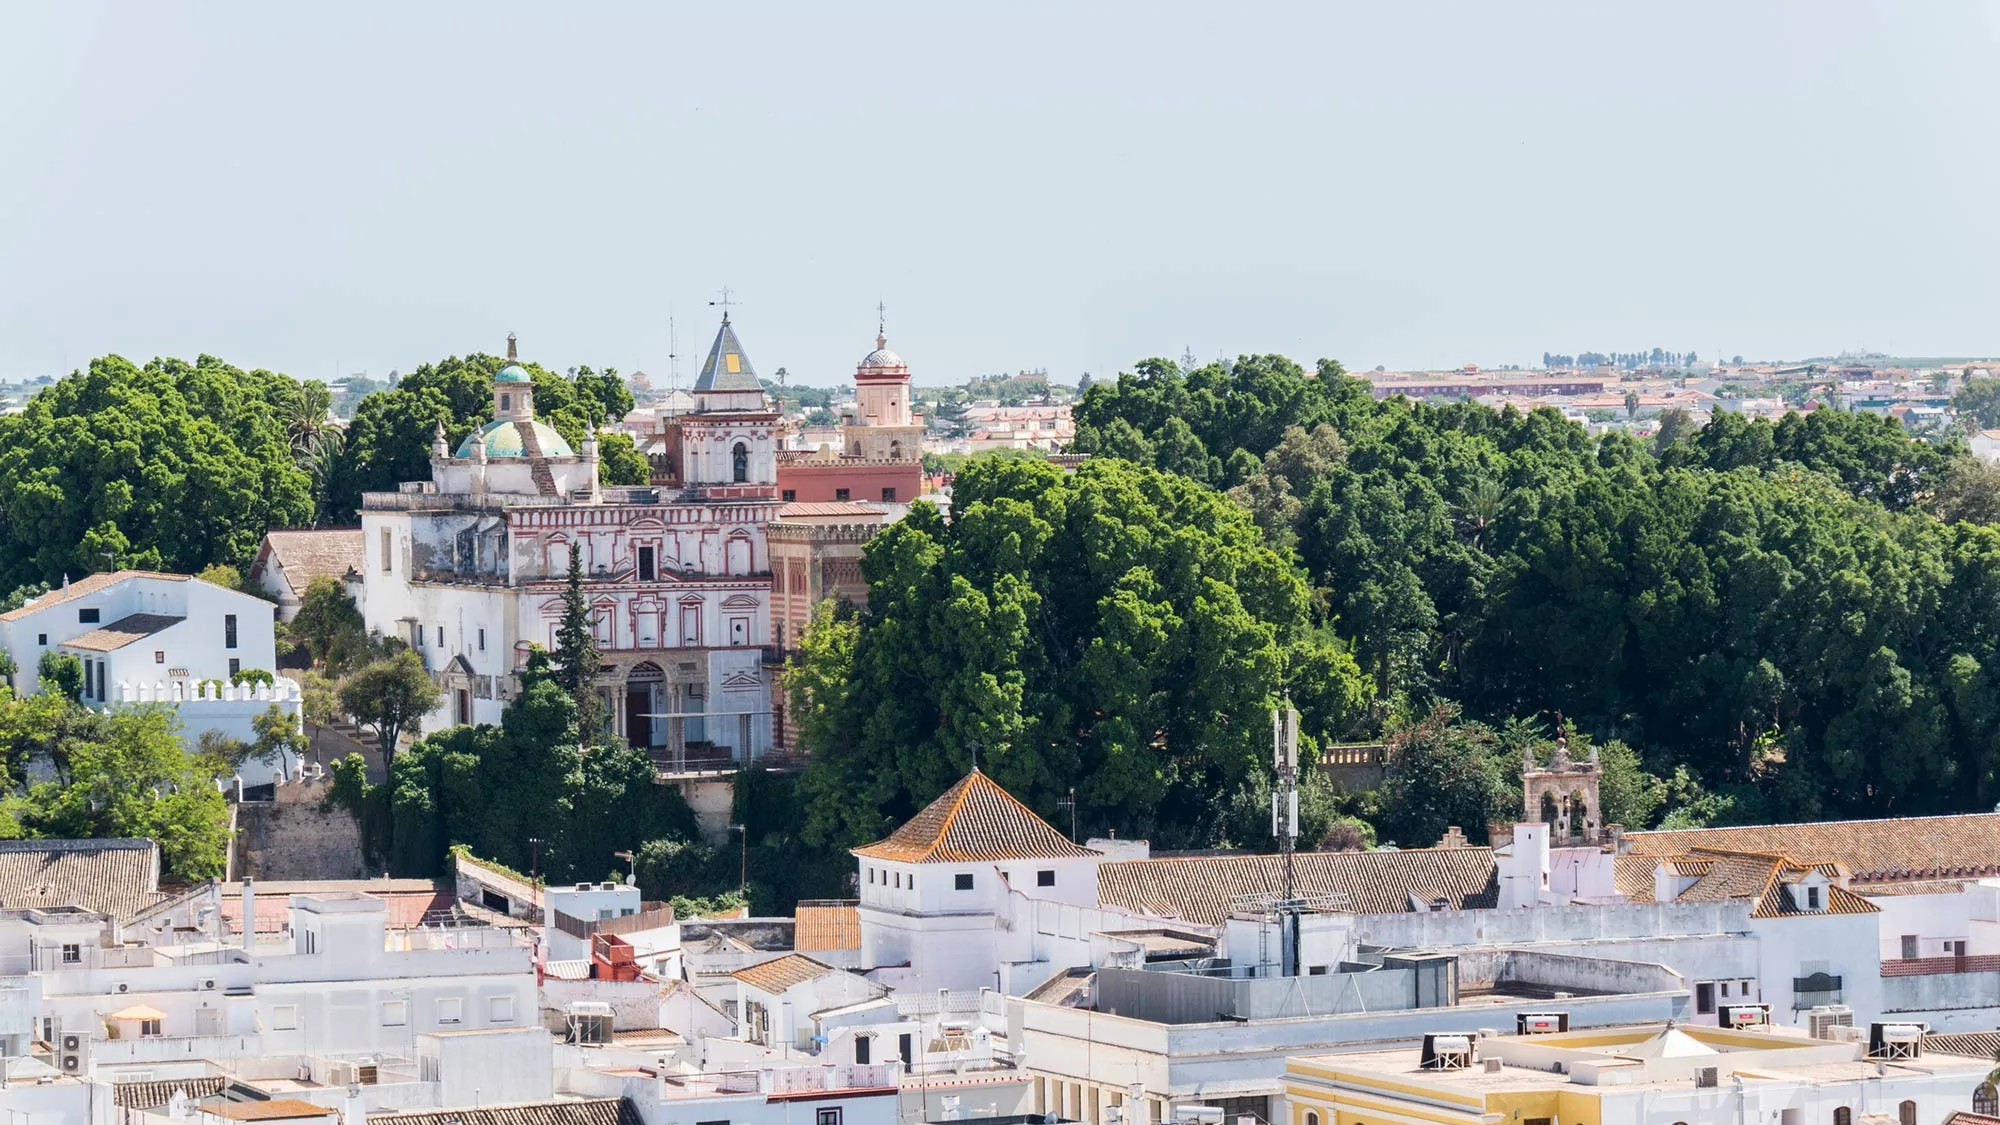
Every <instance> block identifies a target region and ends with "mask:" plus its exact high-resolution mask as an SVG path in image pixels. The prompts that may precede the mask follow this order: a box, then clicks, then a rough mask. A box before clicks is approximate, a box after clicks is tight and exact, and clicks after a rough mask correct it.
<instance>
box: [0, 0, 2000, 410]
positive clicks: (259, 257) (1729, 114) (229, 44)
mask: <svg viewBox="0 0 2000 1125" xmlns="http://www.w3.org/2000/svg"><path fill="white" fill-rule="evenodd" d="M1642 8H1643V10H1642ZM1996 23H2000V9H1996V8H1995V7H1994V6H1992V5H1990V4H1976V3H1953V2H1946V0H1924V2H1922V3H1907V2H1903V3H1895V2H1884V3H1879V4H1869V5H1863V4H1845V3H1829V2H1825V0H1814V2H1803V3H1793V4H1783V3H1761V2H1759V3H1743V2H1741V0H1728V2H1718V3H1679V4H1655V5H1644V6H1641V5H1634V4H1624V3H1604V2H1602V0H1593V2H1591V3H1581V4H1572V5H1563V4H1546V3H1536V4H1532V5H1530V4H1499V3H1493V2H1491V0H1479V2H1476V3H1464V4H1448V3H1428V2H1426V3H1398V2H1393V0H1379V2H1376V3H1371V4H1366V5H1362V4H1335V3H1328V2H1321V0H1315V2H1301V3H1295V4H1275V3H1274V4H1247V3H1218V2H1214V0H1211V2H1209V3H1201V4H1180V3H1168V2H1162V0H1149V2H1146V3H1132V4H1115V5H1114V4H1090V5H1085V4H1070V3H1065V4H1045V5H1043V4H1021V3H1008V4H1004V5H1003V4H970V3H935V2H932V3H921V4H908V5H868V4H860V3H838V4H826V3H813V4H803V3H802V4H798V5H785V6H778V5H771V6H763V5H755V4H745V3H708V4H703V5H699V6H695V5H685V4H667V3H659V2H649V3H643V4H638V3H634V4H617V3H590V4H547V3H537V4H509V3H491V2H482V3H477V4H463V5H448V4H441V3H420V4H369V3H361V4H340V5H335V4H313V5H307V4H290V3H286V4H273V3H268V2H261V3H251V4H227V3H210V2H204V3H200V4H192V3H123V4H115V5H113V4H105V5H98V4H93V3H85V2H80V0H58V2H51V3H46V4H42V3H30V2H27V0H7V2H6V3H4V4H0V378H19V377H22V376H32V375H38V374H43V373H60V372H61V371H64V370H67V369H68V368H70V367H74V366H77V365H80V364H81V363H83V362H84V361H86V360H87V359H88V358H89V357H90V356H92V355H96V354H101V353H103V352H107V351H117V352H120V353H122V354H125V355H127V356H130V357H132V358H134V359H144V358H148V357H151V356H154V355H161V354H172V355H182V356H186V357H189V358H192V357H193V356H194V355H195V354H197V353H200V352H203V351H207V352H212V353H214V354H217V355H221V356H223V357H225V358H227V359H229V360H230V361H232V362H234V363H237V364H240V365H243V366H253V365H254V366H264V367H270V368H273V369H277V370H282V371H286V372H289V373H291V374H294V375H298V376H313V377H319V378H330V377H331V376H333V375H334V374H335V372H336V371H341V372H354V371H357V370H365V371H368V372H371V373H373V374H375V375H377V376H380V375H383V374H386V373H387V372H388V370H389V369H390V368H392V367H401V368H402V369H404V370H408V369H409V368H411V367H413V366H415V365H416V364H418V363H420V362H422V361H424V360H426V359H432V358H436V357H440V356H443V355H446V354H449V353H454V352H465V351H469V350H488V351H497V350H498V349H499V348H500V347H501V346H502V342H503V340H504V338H505V335H506V333H507V332H508V331H509V330H512V331H515V332H518V333H520V336H521V341H522V347H523V353H524V355H526V356H528V357H531V358H535V359H539V360H541V361H543V362H545V363H548V364H550V365H552V366H567V365H570V364H575V363H590V364H593V365H599V366H602V365H606V364H609V365H614V366H617V367H619V368H620V369H621V370H625V371H630V370H632V369H633V368H635V367H638V368H644V369H645V370H646V371H648V372H649V373H652V374H654V375H655V376H657V377H659V378H661V379H664V377H665V375H666V372H667V367H668V360H667V355H668V350H669V349H668V317H669V314H672V315H673V316H674V317H675V318H676V319H677V323H678V325H679V350H680V351H681V353H682V354H683V356H684V357H685V358H684V359H683V361H682V365H681V366H682V373H683V381H684V382H685V381H687V380H691V379H692V377H693V373H694V370H695V368H696V366H697V365H698V363H699V359H700V354H701V353H702V352H703V351H705V349H706V348H707V345H708V342H709V339H710V337H711V336H712V335H713V333H714V313H715V310H712V309H710V308H708V307H707V302H708V301H709V300H710V299H712V298H713V297H714V296H715V294H716V291H717V290H718V289H720V288H721V287H722V286H724V285H727V286H730V287H731V288H732V289H733V290H734V292H735V295H736V298H737V299H739V300H740V301H741V302H742V305H741V307H740V308H738V309H737V310H736V311H735V320H736V321H737V323H738V325H739V327H740V329H741V333H742V337H743V340H744V343H745V346H746V347H747V348H748V349H749V352H750V355H751V358H752V359H753V361H754V362H755V363H756V364H757V366H758V368H759V369H760V371H761V372H763V373H765V374H769V373H771V372H772V371H774V370H775V369H776V368H777V367H779V366H785V367H788V368H789V369H790V371H791V377H792V379H793V380H794V381H795V382H807V383H815V384H826V383H832V382H836V381H839V380H843V379H845V378H846V377H847V376H848V375H850V374H851V373H852V371H853V366H854V362H855V361H856V360H857V359H858V358H859V357H860V356H861V355H862V354H863V353H864V352H866V351H868V350H869V348H871V347H872V346H873V340H872V337H873V336H874V331H875V303H876V301H877V300H878V299H880V300H883V301H886V302H887V303H888V313H889V336H890V341H891V345H892V346H893V347H895V348H897V349H898V350H899V351H901V352H902V354H903V355H904V356H905V357H906V358H907V359H908V360H909V361H910V363H911V365H912V367H913V368H914V369H915V371H916V372H917V376H918V378H919V380H920V381H927V382H932V381H956V380H960V379H963V378H965V377H966V376H968V375H971V374H977V373H982V372H992V371H999V370H1003V369H1019V368H1034V367H1046V368H1047V369H1048V370H1049V371H1050V372H1051V373H1052V374H1053V375H1056V376H1059V377H1062V378H1065V379H1069V378H1074V376H1075V375H1076V374H1077V373H1078V372H1080V371H1085V370H1088V371H1091V372H1093V373H1095V374H1100V375H1101V374H1104V373H1106V372H1111V371H1116V370H1118V369H1120V368H1126V367H1129V366H1130V365H1131V363H1132V362H1133V361H1134V360H1136V359H1139V358H1142V357H1144V356H1148V355H1172V356H1178V355H1180V354H1181V352H1182V351H1183V349H1186V348H1192V349H1193V350H1194V352H1195V353H1196V354H1197V355H1198V356H1201V357H1203V358H1209V357H1213V356H1216V355H1218V354H1223V353H1227V354H1230V355H1234V354H1237V353H1239V352H1245V351H1282V352H1285V353H1287V354H1290V355H1292V356H1293V357H1295V358H1297V359H1299V360H1301V361H1305V362H1310V361H1311V360H1313V359H1315V358H1317V357H1319V356H1332V357H1335V358H1338V359H1340V360H1342V361H1343V362H1345V363H1347V364H1348V365H1349V366H1350V367H1372V366H1374V365H1376V364H1386V365H1389V366H1390V367H1397V366H1448V365H1456V364H1459V363H1464V362H1479V363H1482V364H1498V363H1502V362H1537V361H1539V359H1540V356H1541V354H1542V352H1543V351H1545V350H1558V351H1574V350H1578V349H1587V348H1597V349H1603V350H1613V349H1619V350H1629V349H1635V348H1641V347H1646V348H1650V347H1654V346H1659V347H1666V348H1669V349H1674V350H1688V349H1692V350H1695V351H1697V352H1699V353H1700V354H1702V355H1704V356H1706V355H1710V354H1712V353H1714V352H1715V351H1716V350H1717V349H1720V350H1721V351H1722V352H1723V354H1725V355H1727V354H1731V353H1742V354H1745V355H1747V356H1800V355H1806V354H1816V353H1826V352H1832V351H1838V350H1840V349H1843V348H1862V347H1866V348H1870V349H1875V350H1882V351H1889V352H1896V353H1901V354H1964V353H1968V352H1976V353H1983V354H1992V353H1994V352H1996V351H2000V331H1996V323H1995V316H1996V312H2000V300H1996V298H2000V282H1996V280H1995V266H1996V264H2000V218H1996V214H1995V206H1996V203H1995V201H1996V199H2000V176H1996V171H2000V145H1996V143H1995V141H1996V126H2000V78H1996V76H1995V74H1994V71H1993V67H1992V65H1991V62H1992V58H1993V57H1994V50H1995V47H1996V45H2000V44H1996V38H2000V37H1996Z"/></svg>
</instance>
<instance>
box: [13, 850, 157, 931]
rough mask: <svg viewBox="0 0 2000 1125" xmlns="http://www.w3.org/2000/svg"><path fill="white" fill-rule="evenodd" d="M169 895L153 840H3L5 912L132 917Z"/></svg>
mask: <svg viewBox="0 0 2000 1125" xmlns="http://www.w3.org/2000/svg"><path fill="white" fill-rule="evenodd" d="M164 897H166V896H165V895H162V894H161V893H160V887H159V858H158V852H157V851H156V849H155V848H154V847H153V842H152V841H151V840H0V910H24V909H28V908H41V909H47V908H49V907H56V906H76V907H81V908H83V909H85V910H95V911H98V912H100V913H103V914H109V915H111V916H112V917H114V918H119V919H127V918H131V917H132V916H133V915H135V914H137V913H138V912H139V911H141V910H143V909H145V908H146V907H148V906H151V905H152V904H153V903H155V902H158V901H159V900H160V899H162V898H164Z"/></svg>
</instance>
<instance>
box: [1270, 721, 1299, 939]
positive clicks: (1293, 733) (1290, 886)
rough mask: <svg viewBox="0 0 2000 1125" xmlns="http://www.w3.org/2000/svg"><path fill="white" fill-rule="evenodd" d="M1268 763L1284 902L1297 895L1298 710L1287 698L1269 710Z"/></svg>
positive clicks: (1272, 828)
mask: <svg viewBox="0 0 2000 1125" xmlns="http://www.w3.org/2000/svg"><path fill="white" fill-rule="evenodd" d="M1271 764H1272V765H1273V766H1275V767H1276V768H1277V771H1278V787H1277V788H1276V789H1274V790H1272V791H1271V835H1273V836H1275V837H1277V838H1278V851H1279V853H1280V854H1282V855H1283V856H1284V857H1285V901H1286V902H1287V903H1290V902H1291V901H1292V900H1293V899H1295V898H1297V897H1298V893H1297V891H1298V886H1297V880H1296V878H1295V875H1294V870H1293V859H1292V855H1293V852H1294V850H1295V849H1296V848H1297V847H1298V840H1299V713H1298V711H1297V710H1295V709H1294V708H1293V707H1292V701H1291V700H1290V699H1289V698H1288V699H1286V700H1285V702H1284V706H1282V707H1273V708H1272V709H1271Z"/></svg>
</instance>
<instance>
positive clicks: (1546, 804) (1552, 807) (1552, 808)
mask: <svg viewBox="0 0 2000 1125" xmlns="http://www.w3.org/2000/svg"><path fill="white" fill-rule="evenodd" d="M1556 815H1557V814H1556V795H1555V794H1554V793H1551V792H1549V791H1548V790H1546V789H1544V790H1542V823H1543V824H1554V823H1555V822H1556Z"/></svg>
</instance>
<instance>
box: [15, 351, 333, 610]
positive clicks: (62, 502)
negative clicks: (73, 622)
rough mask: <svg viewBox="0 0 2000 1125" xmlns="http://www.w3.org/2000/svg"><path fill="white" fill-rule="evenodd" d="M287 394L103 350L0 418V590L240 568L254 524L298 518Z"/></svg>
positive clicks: (271, 383) (249, 378) (221, 366)
mask: <svg viewBox="0 0 2000 1125" xmlns="http://www.w3.org/2000/svg"><path fill="white" fill-rule="evenodd" d="M296 386H297V384H295V383H293V382H292V380H290V379H287V378H286V377H284V376H282V375H275V374H272V373H271V372H269V371H242V370H239V369H238V368H235V367H231V366H229V365H228V364H226V363H224V362H222V361H221V360H219V359H216V358H215V357H214V356H207V355H204V356H202V357H200V358H199V359H197V360H196V361H195V362H194V363H192V364H190V363H186V362H184V361H182V360H177V359H156V360H153V361H152V362H150V363H148V364H146V365H145V366H144V367H137V366H134V365H133V364H132V363H131V362H130V361H129V360H126V359H124V358H122V357H119V356H105V357H103V358H101V359H95V360H92V361H91V363H90V368H89V370H87V371H84V372H80V373H77V374H75V375H71V376H69V377H68V378H65V379H62V380H60V381H58V382H56V383H55V384H53V385H52V386H50V387H49V388H48V389H46V390H44V391H42V392H40V393H39V394H37V395H35V396H34V397H33V398H31V399H29V400H28V404H27V407H26V408H25V409H24V410H22V411H21V412H20V413H19V414H14V415H10V416H8V417H5V418H0V546H4V549H0V588H4V589H10V590H11V589H13V588H15V587H16V586H20V585H23V584H25V583H29V582H37V581H40V582H50V583H59V582H61V581H62V578H63V576H64V575H71V576H77V575H82V574H87V573H90V572H92V571H98V570H107V569H115V568H117V567H121V566H131V567H141V568H149V569H154V570H170V571H178V572H181V573H184V574H191V573H193V572H195V571H198V570H200V569H202V568H203V567H205V566H207V565H209V564H210V563H218V562H220V563H228V564H231V565H240V564H243V563H245V562H248V561H249V559H250V557H251V556H252V555H253V554H254V553H255V552H256V549H257V543H258V540H259V539H260V538H261V537H262V536H263V534H264V529H265V528H267V527H288V526H294V525H304V524H308V523H310V522H311V521H312V517H313V499H312V480H311V477H310V475H309V474H308V473H306V472H305V471H303V470H301V469H299V468H297V467H296V466H295V465H294V464H293V458H292V450H291V446H290V442H289V440H288V438H287V434H286V429H285V423H286V408H287V405H288V404H289V403H290V401H291V399H292V397H293V395H294V394H295V388H296Z"/></svg>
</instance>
